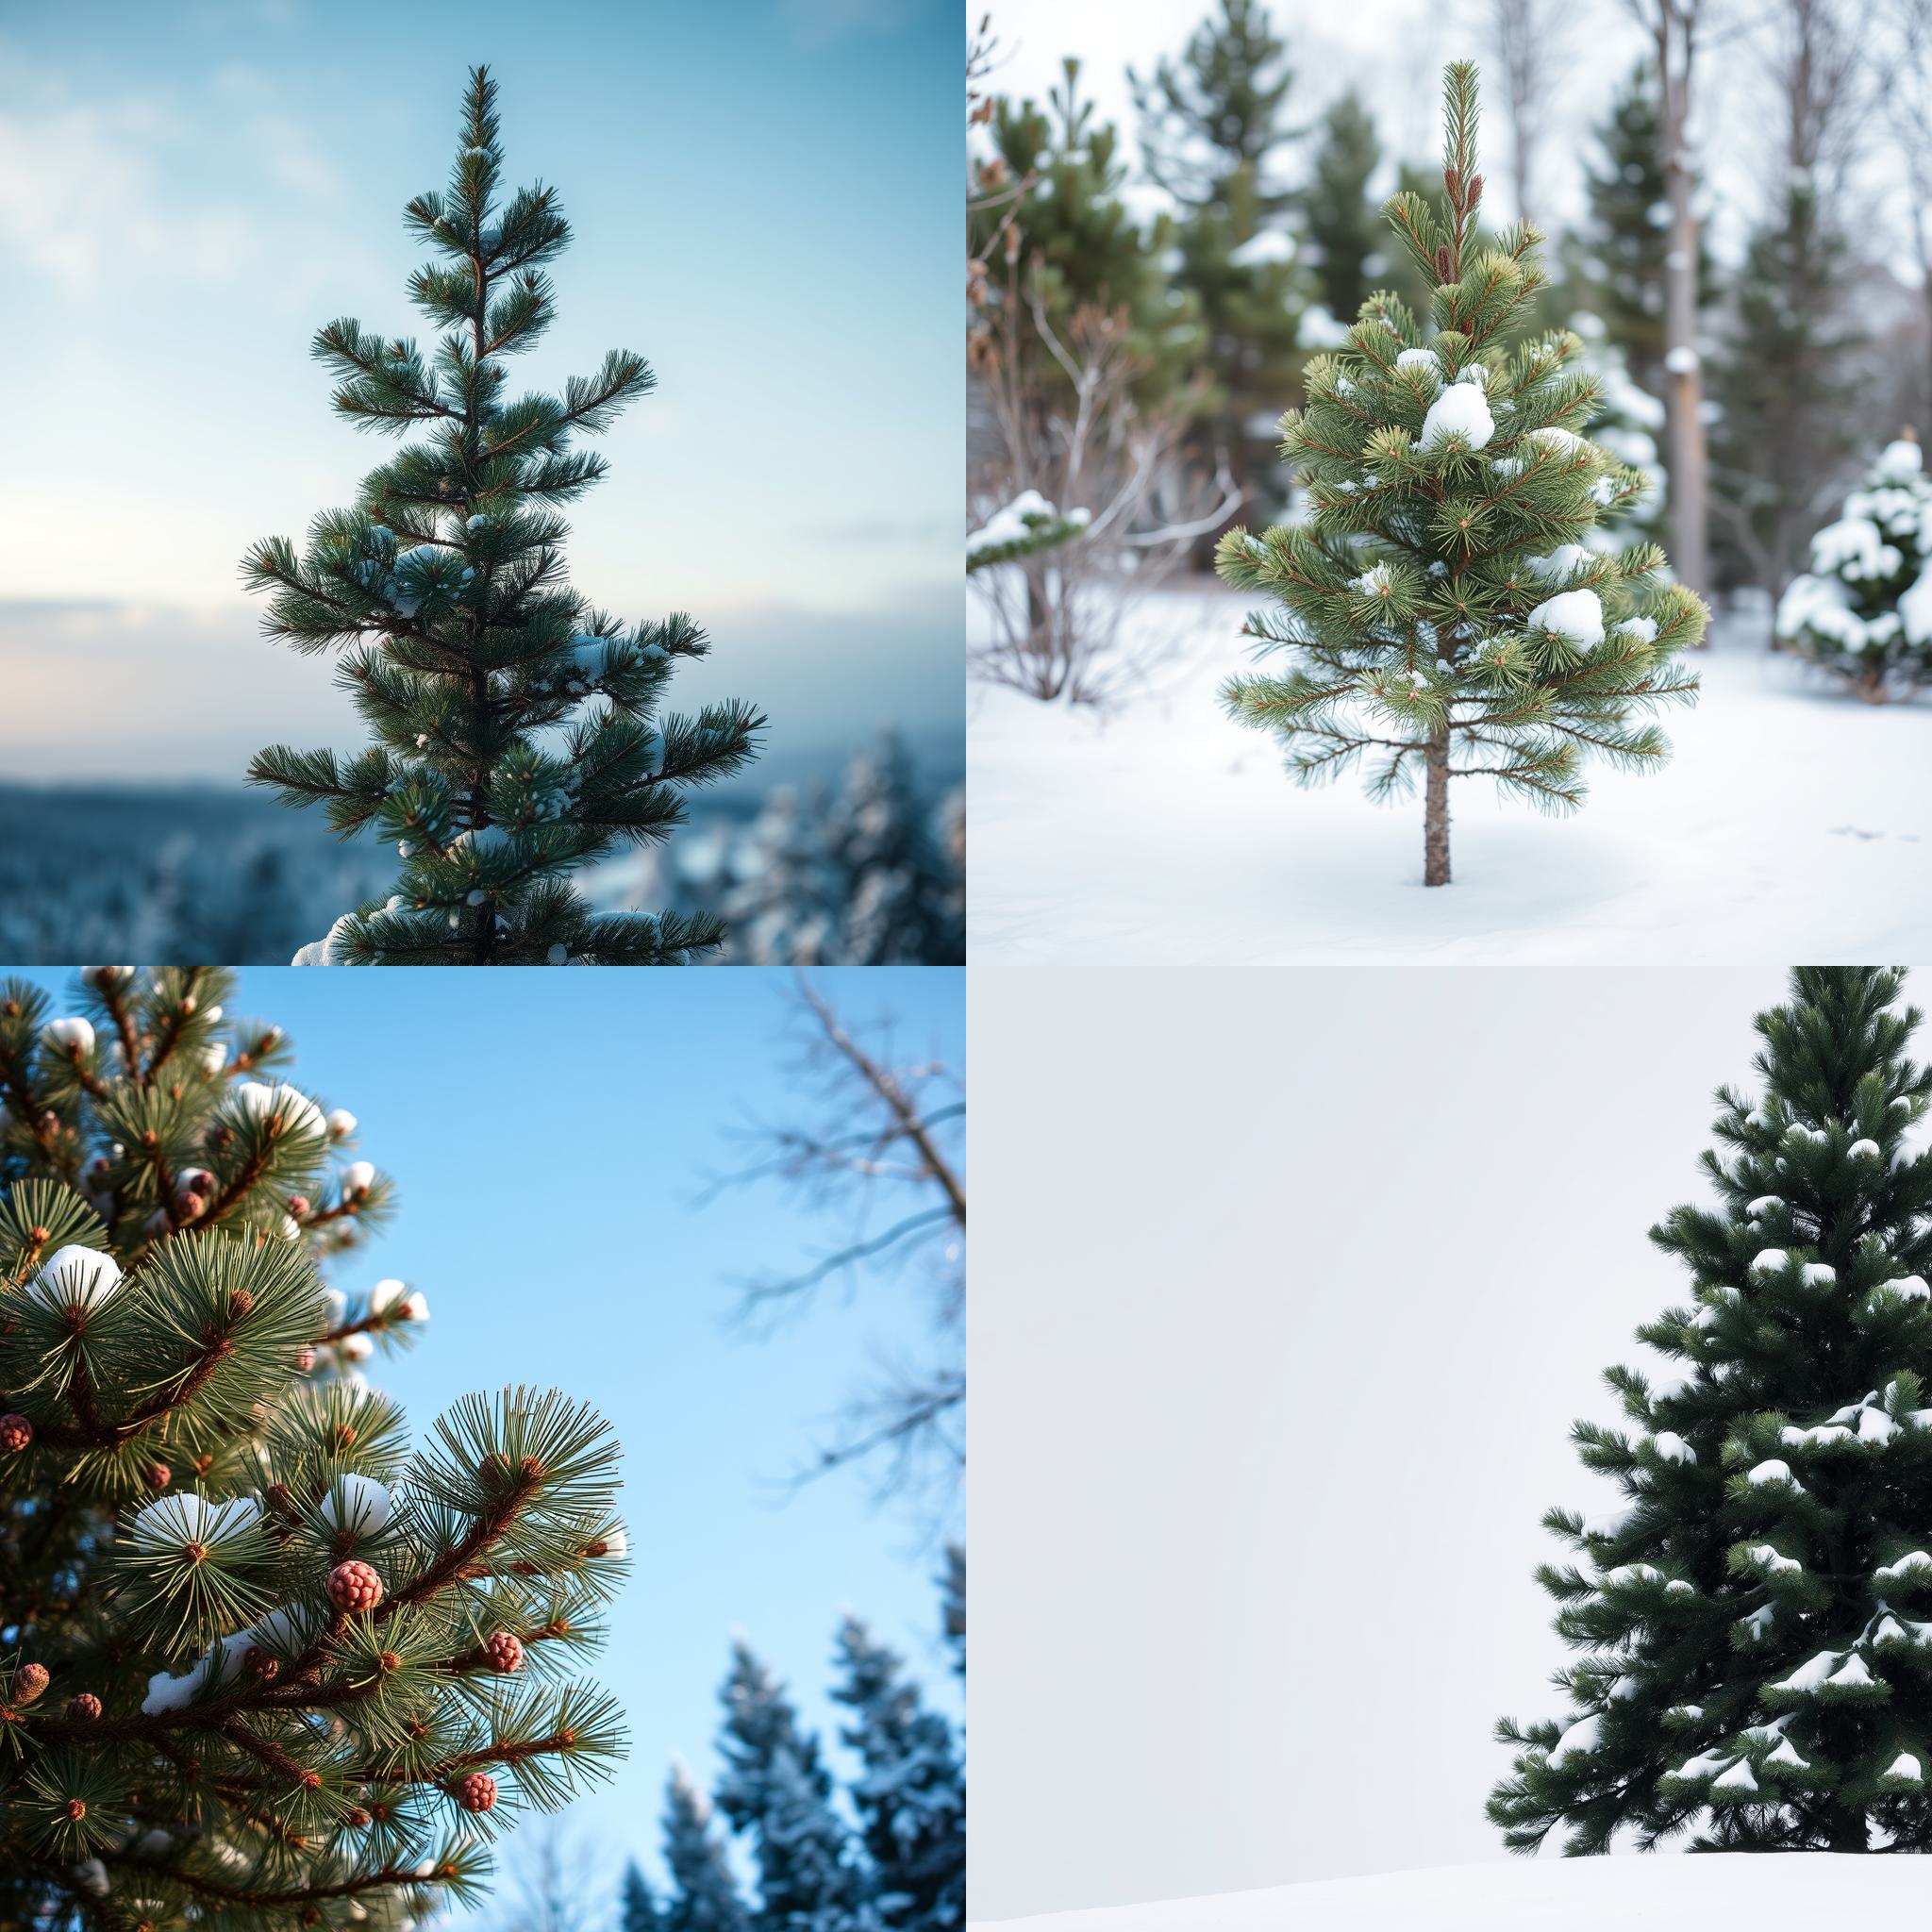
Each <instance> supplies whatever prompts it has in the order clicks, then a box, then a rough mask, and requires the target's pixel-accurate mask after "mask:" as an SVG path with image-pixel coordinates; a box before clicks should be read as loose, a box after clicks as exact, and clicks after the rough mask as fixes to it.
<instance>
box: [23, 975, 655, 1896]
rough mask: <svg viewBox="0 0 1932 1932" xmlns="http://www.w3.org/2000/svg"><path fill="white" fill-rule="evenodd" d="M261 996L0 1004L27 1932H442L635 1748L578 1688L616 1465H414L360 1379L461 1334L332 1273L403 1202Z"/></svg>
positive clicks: (557, 1425) (610, 1709)
mask: <svg viewBox="0 0 1932 1932" xmlns="http://www.w3.org/2000/svg"><path fill="white" fill-rule="evenodd" d="M233 986H234V983H233V980H232V978H231V977H230V976H229V975H228V974H225V973H223V972H220V971H216V970H211V969H204V968H180V969H171V970H167V971H161V972H158V973H156V974H153V975H152V976H151V977H145V978H143V977H142V976H140V975H138V974H136V972H135V970H134V969H133V968H132V967H113V966H108V967H95V968H90V969H89V970H88V971H87V973H86V974H84V975H83V978H82V985H81V990H80V993H79V995H78V998H77V1002H76V1005H77V1008H78V1010H75V1011H73V1012H70V1013H67V1014H64V1015H60V1016H58V1017H57V1016H56V1015H55V1014H54V1012H53V1010H52V1008H51V1006H50V1004H49V1002H48V1000H47V999H46V997H45V995H44V994H43V993H42V992H41V991H38V990H37V989H35V988H33V987H31V986H29V985H27V984H26V983H25V982H22V981H18V980H14V981H9V982H8V983H6V984H5V985H4V986H0V1098H4V1103H5V1106H4V1111H0V1411H4V1413H0V1747H4V1748H0V1924H8V1925H30V1926H47V1925H97V1924H98V1925H110V1924H111V1925H117V1926H118V1925H124V1924H125V1925H126V1926H130V1927H132V1926H136V1925H139V1924H146V1925H149V1926H151V1927H152V1926H158V1925H181V1924H207V1925H209V1926H213V1927H217V1928H221V1927H231V1928H262V1927H268V1926H275V1925H295V1924H302V1925H309V1926H323V1927H346V1926H348V1925H350V1924H352V1923H353V1924H370V1925H372V1926H375V1927H384V1926H388V1927H402V1926H406V1925H408V1924H410V1923H412V1922H414V1921H416V1920H419V1919H421V1918H423V1917H425V1916H426V1915H427V1914H428V1913H429V1912H431V1911H433V1910H435V1909H437V1908H439V1907H441V1906H442V1905H444V1904H446V1903H453V1902H463V1901H467V1900H473V1899H475V1897H477V1896H478V1895H479V1893H480V1891H481V1890H482V1889H483V1885H484V1881H485V1879H486V1878H487V1876H488V1872H489V1856H488V1840H489V1837H490V1835H491V1832H492V1831H493V1830H494V1829H495V1828H496V1827H497V1826H498V1825H499V1824H501V1823H502V1822H503V1821H504V1820H505V1819H506V1817H508V1816H509V1815H511V1814H513V1813H515V1812H516V1811H518V1810H520V1809H522V1808H523V1807H525V1806H533V1807H537V1808H539V1809H543V1810H549V1809H553V1808H555V1807H558V1806H559V1805H561V1804H563V1803H564V1802H565V1801H566V1800H567V1799H568V1798H569V1797H570V1795H571V1793H572V1790H573V1789H574V1787H575V1785H576V1784H577V1783H578V1782H579V1781H581V1780H582V1779H584V1778H587V1777H588V1778H597V1777H601V1776H603V1775H606V1774H608V1769H609V1767H610V1764H611V1761H612V1760H613V1759H614V1758H615V1757H618V1756H620V1755H621V1752H622V1745H623V1735H622V1728H621V1723H620V1718H619V1713H618V1711H617V1708H616V1707H615V1705H614V1704H613V1703H612V1701H611V1700H610V1699H609V1698H608V1697H607V1696H606V1695H605V1694H604V1693H603V1692H601V1691H598V1690H596V1689H595V1688H594V1687H593V1686H591V1685H588V1684H585V1683H581V1682H578V1681H575V1680H574V1679H573V1678H572V1677H571V1676H570V1674H569V1671H570V1664H571V1660H572V1659H573V1658H574V1657H575V1655H576V1654H577V1653H579V1652H581V1651H582V1650H584V1649H585V1648H586V1647H588V1646H589V1645H590V1644H591V1643H592V1642H594V1641H595V1639H596V1636H597V1627H596V1622H595V1610H596V1607H597V1606H598V1605H599V1604H600V1603H601V1602H602V1601H603V1600H604V1599H605V1598H607V1597H608V1595H609V1594H610V1593H611V1591H613V1589H614V1588H615V1587H616V1585H617V1584H618V1583H619V1581H621V1579H622V1577H623V1575H624V1572H625V1565H624V1563H623V1561H622V1557H623V1551H624V1542H623V1533H622V1531H621V1529H620V1528H619V1527H618V1526H617V1524H616V1522H615V1520H614V1518H613V1516H612V1514H611V1509H612V1502H613V1497H614V1493H615V1490H616V1487H617V1485H616V1477H615V1473H614V1469H615V1459H616V1455H617V1451H616V1446H615V1444H614V1443H613V1442H612V1441H611V1439H610V1436H609V1433H608V1429H607V1427H606V1426H605V1424H603V1423H602V1422H601V1421H600V1420H599V1419H598V1418H597V1417H596V1416H595V1415H594V1414H592V1413H591V1411H590V1410H588V1409H585V1408H582V1407H577V1406H576V1405H575V1404H572V1403H569V1402H566V1401H565V1400H564V1399H563V1398H562V1397H561V1396H559V1395H558V1394H557V1393H556V1392H555V1391H549V1392H542V1391H531V1390H524V1389H505V1390H504V1391H502V1392H501V1393H499V1394H497V1395H494V1396H489V1397H485V1396H471V1397H467V1398H465V1400H463V1401H462V1402H460V1403H458V1405H457V1406H456V1407H454V1408H453V1409H451V1410H450V1411H449V1412H448V1413H447V1414H445V1415H444V1416H443V1417H442V1418H441V1420H440V1421H439V1422H438V1423H437V1424H436V1426H435V1429H434V1430H433V1432H432V1434H431V1436H430V1438H429V1440H428V1441H426V1442H425V1443H423V1444H420V1445H419V1446H418V1447H417V1448H416V1449H415V1450H414V1451H413V1452H411V1450H410V1449H409V1447H408V1441H407V1440H406V1436H405V1425H404V1419H403V1415H402V1412H401V1411H400V1410H399V1409H398V1408H397V1407H395V1405H394V1404H393V1403H391V1402H390V1401H389V1400H388V1399H387V1398H385V1397H384V1396H382V1395H380V1394H378V1393H377V1392H376V1391H375V1390H373V1389H371V1388H370V1387H368V1386H367V1385H366V1384H365V1383H364V1382H363V1380H362V1378H361V1375H360V1374H358V1372H357V1371H356V1369H355V1367H354V1364H356V1363H358V1362H359V1361H362V1360H364V1359H366V1358H367V1357H369V1356H370V1355H371V1354H372V1353H373V1352H374V1351H375V1348H377V1347H378V1346H383V1345H388V1344H391V1343H394V1342H400V1341H408V1340H410V1339H411V1338H412V1337H413V1336H414V1335H415V1334H416V1333H417V1332H418V1331H419V1330H420V1329H421V1326H422V1324H423V1323H424V1321H425V1319H426V1317H427V1313H428V1309H427V1306H426V1304H425V1301H424V1299H423V1297H422V1296H421V1295H420V1294H416V1293H413V1292H411V1291H409V1290H408V1287H407V1286H406V1284H404V1283H402V1282H399V1281H388V1282H382V1283H378V1284H377V1286H376V1288H375V1290H374V1291H372V1292H371V1294H370V1295H369V1296H368V1297H367V1299H366V1300H364V1301H358V1303H356V1304H355V1305H353V1306H351V1305H348V1304H346V1303H345V1302H344V1300H343V1298H342V1297H341V1295H340V1294H338V1293H336V1292H335V1291H332V1290H330V1289H328V1288H325V1286H324V1285H323V1283H322V1281H321V1279H320V1277H319V1274H318V1270H319V1269H320V1268H322V1267H323V1266H324V1265H325V1264H326V1262H327V1261H328V1260H329V1259H330V1257H333V1256H334V1255H336V1254H337V1253H339V1252H341V1251H342V1250H344V1249H346V1248H349V1247H351V1246H353V1245H355V1244H356V1243H357V1242H358V1241H360V1240H361V1238H362V1236H363V1235H364V1233H365V1232H366V1231H367V1230H369V1229H370V1228H371V1227H373V1226H374V1225H375V1224H378V1223H380V1222H381V1221H382V1219H383V1218H384V1217H385V1216H386V1214H387V1212H388V1210H389V1208H390V1207H391V1200H392V1189H391V1183H390V1182H389V1180H388V1178H387V1177H386V1176H385V1175H383V1174H379V1173H378V1172H377V1171H376V1170H375V1167H374V1166H373V1165H371V1164H370V1163H369V1162H367V1161H366V1160H361V1159H351V1160H346V1161H344V1160H343V1159H342V1158H341V1157H342V1156H343V1155H344V1154H345V1153H346V1152H348V1151H349V1149H350V1146H351V1144H352V1142H353V1139H354V1136H355V1133H356V1122H355V1119H354V1117H353V1116H352V1115H350V1114H349V1113H347V1112H345V1111H341V1110H340V1109H338V1110H335V1111H331V1112H327V1113H325V1112H324V1110H323V1108H322V1106H321V1105H320V1104H319V1103H318V1102H317V1101H316V1100H314V1099H313V1098H312V1097H311V1096H310V1095H309V1094H308V1092H306V1091H304V1090H303V1089H302V1088H300V1087H298V1086H296V1085H294V1084H292V1083H291V1080H290V1079H289V1077H288V1074H287V1068H288V1063H289V1060H290V1058H291V1054H290V1046H289V1042H288V1041H287V1039H286V1038H285V1037H284V1036H283V1034H282V1033H281V1031H280V1030H279V1029H278V1028H277V1027H275V1026H273V1025H267V1024H262V1023H259V1022H256V1021H246V1020H240V1019H236V1018H231V1017H227V1016H226V1015H225V1011H224V1008H225V1003H226V1002H227V1001H228V999H229V998H230V997H231V995H232V992H233Z"/></svg>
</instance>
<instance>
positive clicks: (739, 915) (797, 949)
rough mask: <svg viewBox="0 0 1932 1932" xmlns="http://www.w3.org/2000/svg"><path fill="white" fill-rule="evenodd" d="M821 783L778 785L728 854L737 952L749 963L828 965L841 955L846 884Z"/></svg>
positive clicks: (729, 911) (728, 895)
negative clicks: (803, 786)
mask: <svg viewBox="0 0 1932 1932" xmlns="http://www.w3.org/2000/svg"><path fill="white" fill-rule="evenodd" d="M832 818H833V808H832V805H831V803H830V801H829V800H828V799H827V798H826V796H825V791H824V786H823V785H814V786H812V787H811V789H810V790H809V791H801V790H800V789H799V788H798V787H797V786H795V785H774V787H773V788H772V790H771V791H769V792H767V793H766V794H765V801H764V803H763V804H762V805H761V806H760V807H759V808H758V817H757V818H756V819H754V820H753V821H752V823H751V824H750V825H749V826H748V827H747V828H746V829H745V832H744V835H743V836H742V837H741V839H739V840H737V841H735V843H734V844H733V845H732V847H731V849H730V850H729V852H728V853H727V854H726V855H725V865H726V869H727V870H728V873H729V883H728V884H727V886H726V889H725V892H724V912H725V916H726V918H728V919H729V920H730V921H731V935H732V937H731V955H732V958H734V959H736V960H737V961H739V962H740V963H741V964H743V965H750V966H822V965H831V964H834V963H836V962H837V961H838V960H839V959H840V958H842V956H843V947H844V917H845V898H846V882H845V878H844V875H843V873H842V871H841V867H840V864H839V860H838V855H837V854H836V853H835V852H834V850H833V847H832V838H831V824H832Z"/></svg>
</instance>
